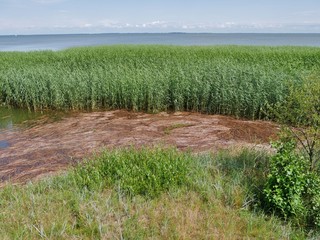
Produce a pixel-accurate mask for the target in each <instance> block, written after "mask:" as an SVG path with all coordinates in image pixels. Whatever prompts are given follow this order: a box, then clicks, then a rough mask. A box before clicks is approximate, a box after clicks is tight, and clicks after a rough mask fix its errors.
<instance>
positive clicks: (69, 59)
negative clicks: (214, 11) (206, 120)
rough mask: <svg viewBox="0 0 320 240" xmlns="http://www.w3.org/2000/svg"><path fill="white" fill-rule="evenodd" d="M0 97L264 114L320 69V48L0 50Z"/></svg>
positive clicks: (26, 103) (20, 102)
mask: <svg viewBox="0 0 320 240" xmlns="http://www.w3.org/2000/svg"><path fill="white" fill-rule="evenodd" d="M0 62H1V64H0V103H1V102H3V103H5V104H6V105H9V106H14V107H21V108H29V109H33V110H42V109H47V108H50V109H98V108H106V109H118V108H121V109H129V110H141V111H148V112H157V111H166V110H187V111H199V112H204V113H210V114H215V113H217V114H227V115H234V116H237V117H246V118H251V119H256V118H263V117H264V116H265V112H266V111H267V105H273V104H276V103H278V102H281V101H283V99H284V98H285V97H286V95H287V92H288V85H290V84H299V83H300V82H301V81H302V79H303V78H304V77H305V76H307V75H310V74H311V73H313V72H317V71H319V69H320V48H310V47H303V48H302V47H240V46H239V47H236V46H217V47H174V46H105V47H87V48H75V49H69V50H65V51H58V52H51V51H42V52H27V53H19V52H7V53H6V52H2V53H0Z"/></svg>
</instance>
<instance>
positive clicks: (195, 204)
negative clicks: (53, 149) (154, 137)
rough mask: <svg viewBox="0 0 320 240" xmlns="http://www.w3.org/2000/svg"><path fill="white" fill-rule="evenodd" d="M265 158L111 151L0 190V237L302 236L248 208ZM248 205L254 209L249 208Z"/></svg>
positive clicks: (253, 200)
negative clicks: (43, 177) (63, 171)
mask: <svg viewBox="0 0 320 240" xmlns="http://www.w3.org/2000/svg"><path fill="white" fill-rule="evenodd" d="M267 163H268V156H267V155H265V154H263V153H259V152H252V151H244V152H242V153H239V154H234V155H232V154H230V153H226V152H225V153H220V154H218V155H212V156H211V155H208V154H207V155H202V156H195V155H191V154H189V153H181V152H178V151H177V150H174V149H161V148H160V149H159V148H155V149H148V148H142V149H140V150H133V149H129V150H114V151H111V152H104V153H103V154H102V155H99V156H97V157H95V158H94V159H91V160H90V161H89V160H88V161H87V162H85V163H81V164H80V166H77V167H76V168H75V169H71V170H69V171H68V172H67V173H66V174H65V175H63V176H57V177H54V178H52V177H51V178H48V179H46V180H42V181H40V182H36V183H33V184H32V183H30V184H28V185H26V186H15V187H14V186H7V187H5V188H4V189H1V190H0V207H1V211H0V236H1V238H2V239H37V238H45V239H304V238H305V235H304V233H303V232H302V231H300V230H297V229H294V228H292V227H291V226H290V225H289V224H288V223H284V222H282V221H280V220H279V219H277V218H274V217H272V216H271V217H267V216H265V215H264V214H263V213H262V212H260V211H257V210H256V211H254V209H255V203H256V202H257V200H258V198H259V196H258V194H257V193H258V192H259V191H261V190H262V189H261V184H262V185H263V183H264V181H265V175H266V171H267V169H268V165H267ZM252 209H253V210H252Z"/></svg>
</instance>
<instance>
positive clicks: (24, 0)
mask: <svg viewBox="0 0 320 240" xmlns="http://www.w3.org/2000/svg"><path fill="white" fill-rule="evenodd" d="M173 31H181V32H223V33H224V32H284V33H286V32H303V33H304V32H311V33H312V32H316V33H320V0H291V1H290V0H219V1H218V0H211V1H210V0H193V1H191V0H136V1H133V0H131V1H130V0H118V1H116V0H114V1H108V0H90V1H89V0H0V34H2V35H3V34H41V33H44V34H48V33H101V32H173Z"/></svg>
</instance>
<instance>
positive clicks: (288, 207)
mask: <svg viewBox="0 0 320 240" xmlns="http://www.w3.org/2000/svg"><path fill="white" fill-rule="evenodd" d="M274 146H275V147H276V149H277V153H276V154H275V155H274V156H273V158H272V159H271V162H270V173H269V175H268V178H267V183H266V186H265V189H264V195H265V200H266V204H267V205H266V208H267V210H268V211H271V212H274V213H276V214H277V215H279V216H281V217H284V218H285V219H287V220H289V219H290V220H291V221H293V222H295V223H296V224H298V225H299V226H310V227H320V224H319V223H320V222H319V219H320V208H319V207H320V201H319V200H320V178H319V176H318V175H316V173H315V172H314V171H311V170H310V165H309V164H310V163H309V161H308V160H307V159H306V158H305V157H304V156H303V155H299V154H298V153H297V152H296V143H295V142H294V141H293V140H291V141H288V140H287V141H282V142H281V141H279V142H277V143H275V144H274Z"/></svg>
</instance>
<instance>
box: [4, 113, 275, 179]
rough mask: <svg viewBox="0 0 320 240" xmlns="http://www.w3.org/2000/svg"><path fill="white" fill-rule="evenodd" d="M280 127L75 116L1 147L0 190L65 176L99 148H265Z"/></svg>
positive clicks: (168, 117)
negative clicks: (63, 172)
mask: <svg viewBox="0 0 320 240" xmlns="http://www.w3.org/2000/svg"><path fill="white" fill-rule="evenodd" d="M277 131H278V126H277V125H275V124H273V123H271V122H265V121H244V120H237V119H234V118H231V117H226V116H217V115H204V114H199V113H189V112H188V113H187V112H176V113H171V114H168V113H158V114H146V113H135V112H128V111H122V110H118V111H107V112H93V113H79V114H76V115H73V116H71V117H65V118H62V119H61V120H59V121H56V122H51V123H39V124H35V125H33V126H32V127H29V128H26V129H23V130H19V131H13V132H12V131H7V132H6V131H5V132H3V133H2V134H1V135H0V141H3V142H4V141H6V143H8V146H7V147H6V148H2V149H0V185H4V184H5V183H6V182H7V181H11V182H13V183H24V182H27V181H29V180H34V179H37V178H40V177H43V176H46V175H48V174H52V173H55V172H57V171H61V170H64V169H66V168H68V167H69V166H70V165H73V164H75V163H76V162H78V161H80V160H81V159H83V158H84V157H86V156H90V155H91V154H92V153H93V152H96V151H99V150H101V149H103V148H114V147H125V146H130V145H133V146H141V145H158V144H161V145H170V146H176V147H177V148H179V149H181V150H186V149H190V150H192V151H194V152H203V151H217V150H219V149H223V148H229V147H242V146H248V147H253V146H255V147H262V148H263V147H266V148H267V147H268V146H269V141H270V138H272V137H273V136H275V134H276V132H277Z"/></svg>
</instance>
